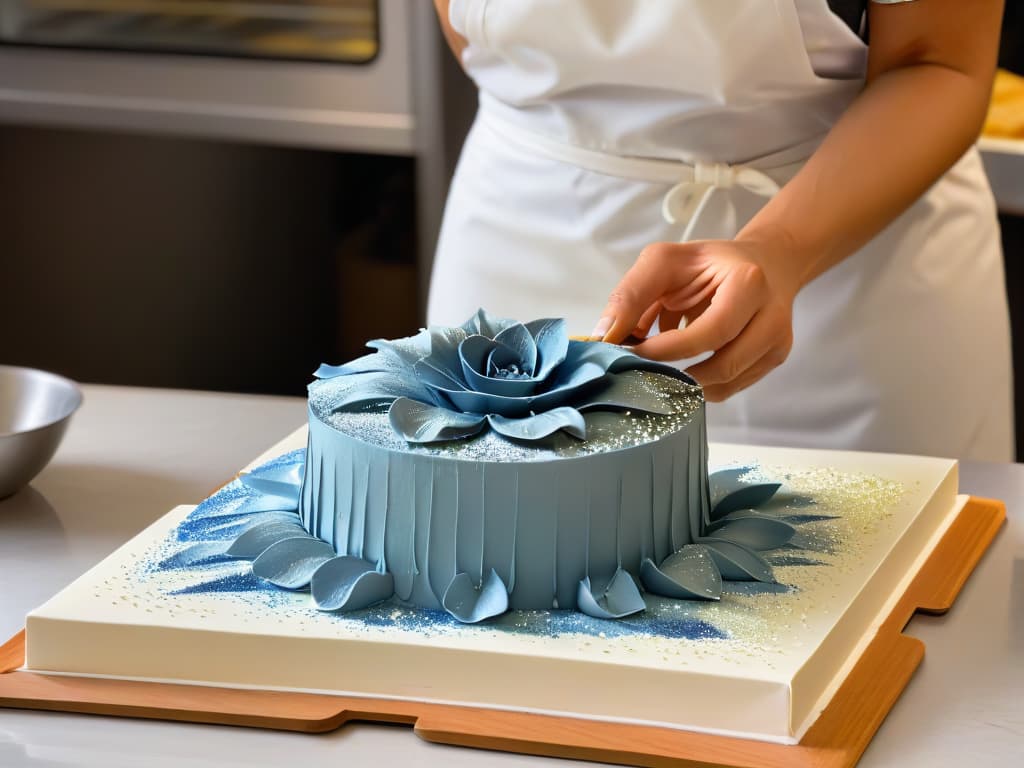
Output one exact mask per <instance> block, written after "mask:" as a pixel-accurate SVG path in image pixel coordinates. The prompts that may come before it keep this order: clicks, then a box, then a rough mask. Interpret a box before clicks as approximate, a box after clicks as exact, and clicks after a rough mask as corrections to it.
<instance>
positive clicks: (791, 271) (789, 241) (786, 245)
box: [736, 222, 815, 298]
mask: <svg viewBox="0 0 1024 768" xmlns="http://www.w3.org/2000/svg"><path fill="white" fill-rule="evenodd" d="M753 223H754V222H751V224H753ZM736 242H737V243H741V244H743V245H746V246H750V248H751V250H752V251H753V252H754V253H755V254H756V259H757V260H758V262H759V263H760V265H761V267H762V269H764V271H765V274H766V275H767V276H768V277H769V279H770V281H771V282H773V283H774V284H775V285H776V287H777V288H778V289H779V290H782V291H783V292H785V293H786V294H788V295H789V296H790V297H791V298H793V297H795V296H796V294H797V293H798V292H799V291H800V289H801V288H803V287H804V285H806V284H807V283H808V282H809V281H810V280H811V278H812V277H813V276H814V274H815V269H814V264H815V259H814V253H815V251H814V249H812V248H809V247H807V246H806V245H804V244H802V243H801V242H800V241H799V240H798V238H797V237H795V236H794V235H793V233H792V232H790V231H789V230H788V229H786V228H785V227H780V226H772V227H769V226H764V225H762V226H751V225H748V226H747V227H744V228H743V230H741V231H740V233H739V234H738V235H736Z"/></svg>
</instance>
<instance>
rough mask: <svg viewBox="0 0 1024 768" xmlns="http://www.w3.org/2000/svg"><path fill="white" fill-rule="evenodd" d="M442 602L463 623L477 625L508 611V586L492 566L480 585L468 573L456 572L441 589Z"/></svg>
mask: <svg viewBox="0 0 1024 768" xmlns="http://www.w3.org/2000/svg"><path fill="white" fill-rule="evenodd" d="M441 605H442V606H443V607H444V609H445V610H446V611H448V613H450V614H451V615H452V616H454V617H455V618H456V619H457V620H459V621H461V622H462V623H463V624H476V623H477V622H479V621H483V620H484V619H489V618H491V617H492V616H498V615H500V614H502V613H504V612H505V611H507V610H508V589H507V588H506V587H505V583H504V582H503V581H502V580H501V577H500V576H498V574H497V572H496V571H495V570H494V569H493V568H492V569H491V572H490V573H489V574H487V577H486V578H485V579H484V580H483V582H482V583H481V584H480V585H479V586H477V585H476V584H474V583H473V579H472V578H471V577H470V575H469V574H468V573H459V574H456V576H455V578H454V579H452V581H451V583H450V584H449V585H448V588H447V589H446V590H445V591H444V596H443V597H442V598H441Z"/></svg>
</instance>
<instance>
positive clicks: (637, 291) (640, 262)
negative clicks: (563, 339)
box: [591, 243, 685, 344]
mask: <svg viewBox="0 0 1024 768" xmlns="http://www.w3.org/2000/svg"><path fill="white" fill-rule="evenodd" d="M680 248H685V245H681V244H680V243H654V244H652V245H649V246H647V247H646V248H644V249H643V250H642V251H641V252H640V256H639V258H637V260H636V262H635V263H634V264H633V266H632V267H630V268H629V271H628V272H626V274H625V275H623V277H622V279H621V280H620V281H619V284H618V285H616V286H615V288H614V289H613V290H612V292H611V294H609V296H608V303H607V304H606V305H605V308H604V311H603V312H602V313H601V318H600V319H599V320H598V321H597V325H596V326H594V330H593V332H592V333H591V338H594V339H602V340H604V341H607V342H610V343H612V344H619V343H621V342H622V341H623V340H624V339H625V338H626V337H627V336H629V335H630V334H631V333H632V332H633V329H634V328H636V327H637V324H638V323H639V321H640V318H641V316H642V315H643V313H644V312H645V311H646V310H647V309H648V307H650V306H651V305H652V304H654V302H655V301H657V300H658V299H659V298H660V297H661V296H662V294H663V293H665V287H666V285H668V284H669V283H670V281H669V272H670V269H669V265H670V264H671V263H672V261H676V260H678V258H679V254H678V250H679V249H680Z"/></svg>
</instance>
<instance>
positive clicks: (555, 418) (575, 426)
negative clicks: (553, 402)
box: [487, 406, 587, 440]
mask: <svg viewBox="0 0 1024 768" xmlns="http://www.w3.org/2000/svg"><path fill="white" fill-rule="evenodd" d="M487 421H488V423H489V424H490V425H491V429H493V430H494V431H495V432H497V433H498V434H499V435H504V436H505V437H511V438H512V439H514V440H540V439H542V438H545V437H549V436H551V435H553V434H554V433H555V432H558V431H559V430H563V431H565V432H567V433H569V434H570V435H572V436H573V437H578V438H579V439H580V440H585V439H586V437H587V423H586V422H585V421H584V420H583V414H581V413H580V412H579V411H577V410H576V409H575V408H570V407H568V406H565V407H562V408H555V409H553V410H550V411H544V412H543V413H538V414H535V415H533V416H527V417H525V418H522V419H509V418H506V417H504V416H488V417H487Z"/></svg>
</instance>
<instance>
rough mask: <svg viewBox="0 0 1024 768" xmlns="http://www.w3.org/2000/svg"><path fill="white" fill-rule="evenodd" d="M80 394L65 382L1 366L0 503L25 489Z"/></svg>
mask: <svg viewBox="0 0 1024 768" xmlns="http://www.w3.org/2000/svg"><path fill="white" fill-rule="evenodd" d="M81 404H82V391H81V390H80V389H79V388H78V385H77V384H75V382H73V381H71V380H70V379H65V378H64V377H63V376H58V375H56V374H54V373H47V372H46V371H37V370H35V369H34V368H17V367H14V366H11V365H0V499H3V498H6V497H8V496H10V495H11V494H13V493H15V492H16V491H18V490H19V489H21V488H23V487H24V486H26V485H28V484H29V483H30V482H31V481H32V478H34V477H35V476H36V475H38V474H39V472H40V471H41V470H42V469H43V467H45V466H46V465H47V463H48V462H49V461H50V459H52V458H53V454H54V453H56V451H57V446H58V445H60V441H61V438H62V437H64V430H65V429H67V426H68V422H69V421H70V420H71V414H73V413H74V412H75V411H76V410H78V406H80V405H81Z"/></svg>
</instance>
